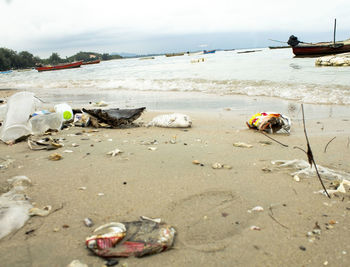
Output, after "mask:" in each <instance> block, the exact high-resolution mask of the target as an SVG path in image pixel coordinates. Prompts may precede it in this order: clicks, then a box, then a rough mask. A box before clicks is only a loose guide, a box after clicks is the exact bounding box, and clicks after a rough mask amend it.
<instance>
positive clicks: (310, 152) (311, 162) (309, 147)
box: [301, 104, 331, 198]
mask: <svg viewBox="0 0 350 267" xmlns="http://www.w3.org/2000/svg"><path fill="white" fill-rule="evenodd" d="M301 112H302V114H303V125H304V134H305V138H306V145H307V152H306V154H307V158H308V161H309V164H310V166H312V164H313V165H314V166H315V170H316V173H317V177H318V179H319V181H320V183H321V185H322V187H323V189H324V191H325V192H326V195H327V197H328V198H331V196H330V195H329V194H328V192H327V189H326V187H325V186H324V184H323V181H322V179H321V176H320V173H319V172H318V169H317V165H316V162H315V159H314V156H313V154H312V150H311V146H310V143H309V138H308V137H307V133H306V126H305V116H304V106H303V104H301Z"/></svg>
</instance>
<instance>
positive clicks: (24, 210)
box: [0, 176, 32, 239]
mask: <svg viewBox="0 0 350 267" xmlns="http://www.w3.org/2000/svg"><path fill="white" fill-rule="evenodd" d="M7 182H8V183H9V186H10V188H11V189H10V190H9V191H8V192H6V193H4V194H2V195H1V196H0V239H1V238H3V237H5V236H6V235H8V234H9V233H11V232H12V231H14V230H17V229H19V228H21V227H22V226H23V225H24V224H25V222H26V221H27V220H28V219H29V209H30V208H32V205H31V204H30V203H29V201H28V200H27V197H26V195H25V189H26V188H27V186H29V185H30V184H31V181H30V179H29V178H28V177H26V176H15V177H13V178H11V179H8V180H7Z"/></svg>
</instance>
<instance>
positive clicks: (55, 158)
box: [49, 153, 63, 161]
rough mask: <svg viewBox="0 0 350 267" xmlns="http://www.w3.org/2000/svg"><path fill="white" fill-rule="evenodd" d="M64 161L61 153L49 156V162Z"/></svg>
mask: <svg viewBox="0 0 350 267" xmlns="http://www.w3.org/2000/svg"><path fill="white" fill-rule="evenodd" d="M61 159H63V157H62V155H61V154H59V153H53V154H51V155H50V156H49V160H53V161H57V160H61Z"/></svg>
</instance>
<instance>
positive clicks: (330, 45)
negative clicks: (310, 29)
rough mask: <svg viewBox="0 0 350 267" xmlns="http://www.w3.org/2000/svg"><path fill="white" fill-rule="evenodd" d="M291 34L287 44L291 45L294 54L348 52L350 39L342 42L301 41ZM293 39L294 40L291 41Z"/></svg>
mask: <svg viewBox="0 0 350 267" xmlns="http://www.w3.org/2000/svg"><path fill="white" fill-rule="evenodd" d="M293 37H295V36H293V35H292V36H291V37H290V38H289V41H288V44H290V45H291V46H292V49H293V53H294V55H296V56H320V55H328V54H339V53H346V52H350V39H348V40H345V41H342V42H335V43H334V42H320V43H314V44H313V43H302V42H300V41H299V40H298V38H296V37H295V38H296V39H294V38H293ZM291 39H293V40H295V42H293V41H291Z"/></svg>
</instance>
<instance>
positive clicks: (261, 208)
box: [248, 206, 264, 213]
mask: <svg viewBox="0 0 350 267" xmlns="http://www.w3.org/2000/svg"><path fill="white" fill-rule="evenodd" d="M253 211H257V212H261V211H264V208H263V207H261V206H256V207H254V208H252V209H251V210H248V212H249V213H252V212H253Z"/></svg>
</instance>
